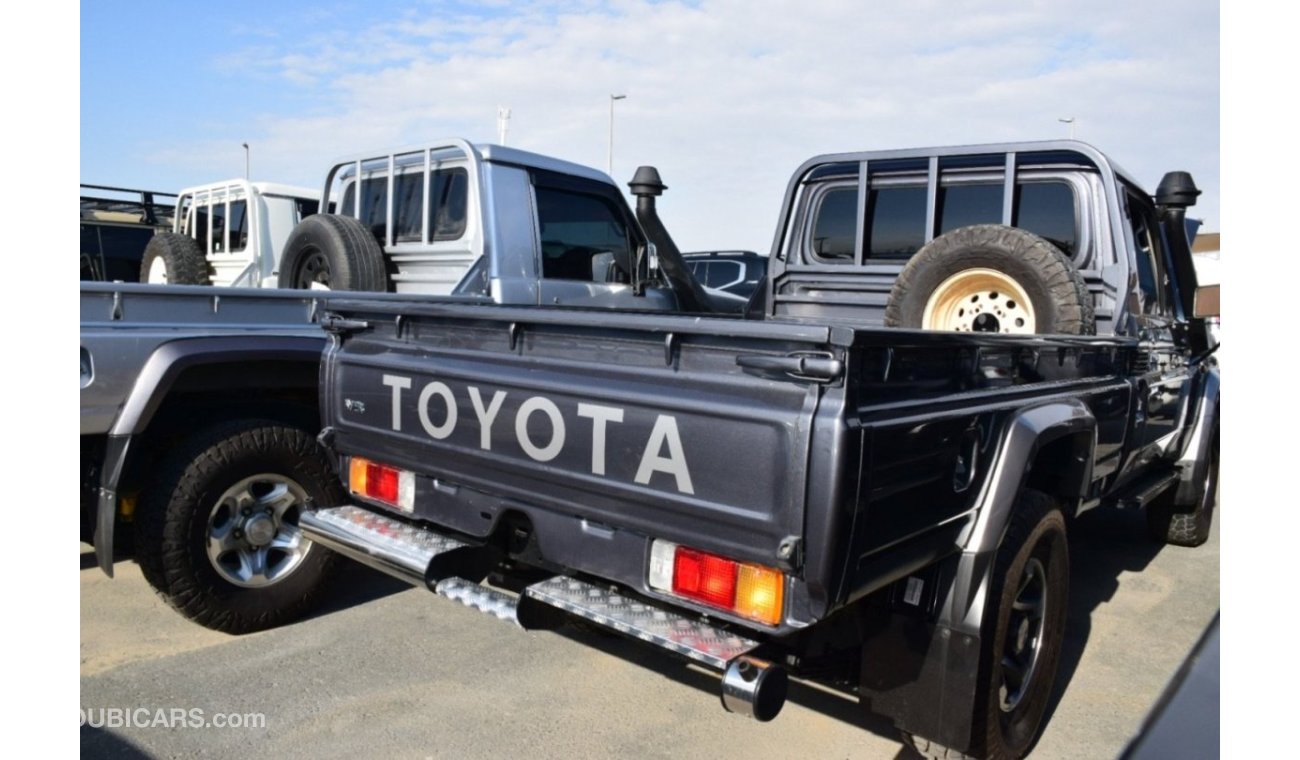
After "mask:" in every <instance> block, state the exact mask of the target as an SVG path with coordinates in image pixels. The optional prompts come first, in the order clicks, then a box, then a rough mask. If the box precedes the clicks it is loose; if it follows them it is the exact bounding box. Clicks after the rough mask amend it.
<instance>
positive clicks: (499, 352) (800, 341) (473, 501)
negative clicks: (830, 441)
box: [323, 302, 843, 564]
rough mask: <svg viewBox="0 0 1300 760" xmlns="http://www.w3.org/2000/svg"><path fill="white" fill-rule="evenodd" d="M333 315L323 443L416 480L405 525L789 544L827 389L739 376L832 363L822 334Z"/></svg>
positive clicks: (504, 311) (447, 311)
mask: <svg viewBox="0 0 1300 760" xmlns="http://www.w3.org/2000/svg"><path fill="white" fill-rule="evenodd" d="M335 310H336V311H337V312H339V313H338V315H337V316H336V317H335V318H334V319H332V320H327V322H328V323H330V324H332V325H333V326H334V329H335V330H336V332H338V333H339V334H340V335H341V336H342V337H341V339H340V340H338V341H335V342H334V344H333V345H332V347H331V348H330V350H329V351H328V352H327V359H326V368H325V370H324V373H325V377H326V379H327V386H326V387H325V388H324V389H323V393H324V394H325V398H324V401H325V403H324V405H323V406H324V410H325V411H324V414H325V415H326V424H327V425H328V426H329V427H330V429H331V435H332V436H333V445H334V447H335V449H336V450H337V451H339V452H340V453H342V454H349V453H357V452H364V453H365V455H366V456H368V457H370V458H373V459H378V460H380V461H383V462H385V463H388V464H393V465H397V466H399V467H401V468H403V469H409V470H412V471H414V472H415V473H417V475H418V477H417V478H416V481H415V490H416V497H415V504H414V516H415V517H417V518H423V519H429V520H431V521H434V522H442V523H444V524H445V523H448V522H451V523H453V524H452V525H451V527H454V528H455V529H457V530H460V531H462V532H467V533H470V534H478V535H487V534H488V533H490V532H491V531H492V530H493V528H494V522H495V519H496V517H497V515H498V514H499V513H501V512H502V511H505V510H509V509H512V508H514V506H515V505H519V506H526V507H528V508H532V509H540V510H545V511H549V512H551V513H555V514H562V515H565V516H568V517H573V518H579V519H581V520H583V521H584V526H586V525H588V524H590V525H592V526H595V529H597V530H599V529H601V527H602V526H608V527H611V528H617V529H619V530H631V531H635V532H637V533H641V534H644V535H646V536H651V537H656V538H664V539H667V540H670V541H676V542H683V543H688V544H691V545H695V546H698V547H699V548H703V549H708V550H712V551H717V552H720V553H724V554H726V555H728V556H732V557H735V558H737V559H750V560H754V561H763V562H767V563H769V564H776V563H777V557H778V552H779V547H780V546H781V544H782V543H783V542H788V541H789V540H790V539H792V538H798V537H799V536H801V535H802V533H803V520H804V503H805V498H806V494H805V483H806V481H807V477H806V475H807V472H806V471H807V465H808V458H809V457H808V453H809V446H810V440H811V439H812V427H813V424H814V419H815V416H816V415H815V413H816V411H817V409H818V406H819V404H820V403H822V401H823V397H824V396H825V395H826V393H827V391H828V389H832V388H836V387H839V386H841V385H842V380H840V379H836V378H830V379H829V381H828V379H826V378H817V379H810V378H797V377H793V376H790V375H788V374H786V373H784V372H781V371H773V369H772V367H771V366H768V367H767V368H762V367H758V368H755V367H753V366H752V365H754V364H755V361H754V358H755V357H760V358H759V362H762V360H763V359H776V360H778V361H779V360H783V359H785V360H787V361H788V359H787V357H789V356H790V355H796V356H799V355H811V354H814V353H815V354H816V355H817V356H819V357H824V358H827V359H829V360H830V361H829V364H831V365H832V366H834V367H838V366H839V365H837V364H836V359H842V351H843V349H842V348H837V347H836V346H833V345H831V338H832V336H831V330H830V329H828V328H826V327H824V326H823V327H817V326H811V325H810V326H801V325H791V324H784V325H774V324H771V323H763V322H745V321H742V320H722V319H711V320H702V319H697V318H693V317H682V316H663V315H652V314H626V313H623V314H613V313H610V312H607V311H605V312H588V311H579V310H555V311H554V312H552V311H549V310H547V311H545V312H542V311H540V310H537V309H532V310H527V311H524V310H518V309H510V308H502V307H462V306H441V305H436V304H423V305H420V306H415V305H412V304H406V305H403V306H402V307H400V308H398V307H393V306H390V305H382V304H375V303H364V302H358V303H357V304H355V305H354V304H342V305H337V304H336V305H335ZM399 312H400V314H401V316H400V317H399V316H398V313H399ZM836 352H841V354H840V355H837V353H836ZM738 357H747V358H746V359H740V360H739V361H742V362H745V363H746V364H748V365H751V366H749V367H742V366H741V365H740V363H739V362H738ZM769 364H770V362H769ZM831 374H834V373H831ZM473 511H477V513H475V514H470V512H473ZM781 564H786V563H784V562H782V563H781Z"/></svg>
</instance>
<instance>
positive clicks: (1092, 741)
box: [81, 512, 1219, 760]
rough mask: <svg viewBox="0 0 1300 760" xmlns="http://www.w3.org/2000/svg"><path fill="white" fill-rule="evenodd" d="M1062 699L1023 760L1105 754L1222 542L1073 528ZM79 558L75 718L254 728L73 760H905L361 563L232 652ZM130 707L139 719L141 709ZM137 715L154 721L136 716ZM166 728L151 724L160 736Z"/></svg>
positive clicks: (1207, 597)
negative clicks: (748, 713) (324, 602)
mask: <svg viewBox="0 0 1300 760" xmlns="http://www.w3.org/2000/svg"><path fill="white" fill-rule="evenodd" d="M1071 540H1072V552H1073V556H1072V566H1073V568H1072V569H1073V578H1072V588H1071V610H1070V627H1071V628H1070V631H1071V632H1070V634H1069V638H1068V639H1067V642H1066V646H1065V653H1064V658H1063V662H1062V669H1061V673H1060V676H1059V678H1058V681H1059V683H1058V692H1060V700H1059V704H1057V705H1056V707H1055V709H1054V711H1053V714H1052V715H1051V716H1050V719H1049V723H1048V726H1047V729H1046V731H1045V733H1044V734H1043V737H1042V739H1041V741H1040V742H1039V744H1038V746H1037V748H1036V750H1035V751H1034V753H1033V757H1034V758H1080V757H1083V758H1092V757H1096V758H1113V757H1115V756H1116V755H1117V754H1118V753H1119V752H1120V751H1121V750H1122V749H1123V747H1124V746H1125V743H1126V742H1127V741H1128V739H1129V737H1130V736H1131V735H1132V734H1133V733H1134V732H1135V731H1136V730H1137V728H1138V726H1139V725H1140V723H1141V721H1142V718H1143V716H1144V715H1145V714H1146V712H1147V710H1148V709H1149V708H1150V707H1151V705H1152V703H1153V702H1154V701H1155V700H1156V698H1157V696H1158V695H1159V694H1160V692H1161V690H1162V689H1163V688H1164V685H1165V683H1166V682H1167V681H1168V679H1169V678H1170V677H1171V676H1172V675H1173V673H1174V671H1175V670H1176V669H1177V667H1178V664H1179V663H1180V661H1181V660H1182V658H1183V656H1184V655H1185V653H1186V652H1187V651H1188V650H1189V649H1190V648H1191V646H1192V645H1193V644H1194V643H1195V642H1196V639H1197V638H1198V636H1199V635H1200V633H1201V631H1202V630H1203V629H1204V627H1205V626H1206V625H1207V624H1208V623H1209V621H1210V620H1211V618H1212V617H1213V616H1214V614H1215V612H1216V610H1217V609H1218V608H1219V536H1218V525H1217V515H1216V525H1215V529H1214V533H1213V535H1212V536H1211V539H1210V542H1209V543H1208V544H1206V545H1205V546H1203V547H1200V548H1197V549H1182V548H1178V547H1166V548H1163V549H1161V548H1159V547H1157V546H1155V545H1154V544H1151V543H1149V542H1147V540H1146V539H1145V537H1144V533H1143V530H1142V516H1141V514H1137V513H1097V512H1093V513H1089V514H1087V515H1085V516H1083V517H1082V518H1081V519H1080V520H1079V522H1078V523H1077V525H1076V526H1075V528H1074V530H1073V533H1072V537H1071ZM82 548H83V554H82V557H81V564H82V571H81V705H82V708H83V709H87V708H88V709H89V710H90V715H91V719H92V721H94V722H99V715H100V713H98V712H97V711H98V710H99V709H100V708H122V709H125V710H128V711H135V712H134V713H133V714H134V715H135V717H136V719H137V720H138V721H145V722H146V723H147V722H148V721H152V720H154V718H153V717H151V716H152V715H154V711H156V710H159V709H163V710H168V709H173V708H180V709H185V710H195V709H197V710H202V711H204V714H203V716H204V717H205V718H207V717H211V716H213V715H215V714H216V713H238V714H245V713H260V714H263V715H264V716H265V727H264V728H172V729H169V728H165V727H161V725H160V726H158V727H133V728H103V729H99V728H93V727H90V726H83V727H82V728H81V747H82V755H83V756H86V757H141V756H148V757H178V756H182V757H206V756H212V757H225V756H258V757H261V756H268V757H280V756H290V757H312V758H321V757H342V756H352V757H372V756H383V757H388V758H424V757H435V758H443V757H455V758H506V757H518V758H530V759H531V758H566V760H568V759H572V758H611V757H631V756H636V757H648V758H660V757H662V758H674V760H681V758H710V759H713V758H732V757H743V758H746V760H762V759H763V758H781V759H782V760H784V759H785V758H789V757H808V758H907V757H912V754H911V753H910V751H904V750H903V749H902V747H901V745H900V744H899V743H898V741H897V739H896V738H895V736H894V733H893V731H892V729H891V728H890V727H889V725H888V724H887V723H886V722H884V721H882V720H881V719H879V718H873V717H870V716H863V715H862V714H861V713H860V711H859V709H858V708H857V706H856V704H855V703H852V702H850V701H848V700H846V699H844V698H842V697H840V696H838V695H835V694H832V693H828V692H825V691H822V690H819V689H816V688H812V687H806V686H801V685H797V686H796V687H794V688H793V689H792V701H791V702H790V703H788V704H787V705H786V708H785V710H784V711H783V712H782V714H781V715H780V717H778V718H777V719H776V720H775V721H774V722H772V723H768V724H758V723H754V722H753V721H748V720H745V719H743V718H739V717H737V716H734V715H728V714H726V713H724V712H723V710H722V708H721V707H720V706H719V704H718V698H717V679H716V678H715V677H713V676H710V675H708V674H707V673H705V672H700V671H696V670H694V669H692V668H690V667H687V666H685V665H682V664H680V663H678V662H677V661H676V660H673V659H670V658H668V657H666V656H661V655H659V654H657V653H655V652H651V651H648V650H646V649H644V648H642V647H640V646H637V645H634V644H631V643H628V642H624V641H622V640H621V639H613V638H608V637H603V636H599V635H596V634H592V633H588V632H585V631H580V630H576V629H564V630H562V631H560V632H553V633H544V632H534V633H525V632H523V631H519V630H517V629H514V628H512V627H509V626H506V625H504V624H502V623H500V622H498V621H496V620H495V619H492V618H488V617H486V616H484V615H482V614H480V613H477V612H474V611H472V610H468V609H465V608H463V607H460V606H459V605H456V604H453V603H451V602H448V601H446V600H442V599H440V598H438V597H435V596H433V595H431V594H429V593H428V592H425V591H420V590H415V589H410V588H409V587H407V586H405V585H403V584H400V583H398V582H396V581H390V580H389V579H387V578H386V577H384V576H380V575H377V574H373V573H371V572H370V571H367V570H364V569H363V568H361V567H359V566H355V567H356V569H355V570H354V571H353V572H351V573H349V577H348V578H347V579H346V580H345V582H344V583H343V584H342V585H341V586H340V588H339V589H338V590H337V593H336V594H335V596H334V598H333V599H332V601H331V604H330V607H329V609H328V610H325V611H323V612H322V613H321V614H319V615H317V616H316V617H314V618H312V619H309V620H306V621H304V622H301V623H298V624H296V625H292V626H288V627H285V628H282V629H279V630H275V631H268V632H265V633H260V634H255V635H251V636H244V637H238V638H236V637H231V636H226V635H224V634H219V633H214V632H212V631H208V630H206V629H203V628H200V627H198V626H196V625H193V624H191V623H189V622H188V621H186V620H184V619H182V618H181V617H180V616H179V615H177V614H176V613H174V612H172V611H171V610H170V609H169V608H167V607H166V606H165V605H164V604H162V603H161V602H160V601H158V600H157V598H156V597H155V596H154V595H153V593H152V592H151V591H150V590H149V588H148V587H147V586H146V585H145V583H144V581H143V580H142V579H141V577H140V573H139V570H138V568H136V566H135V565H134V564H132V563H130V562H121V563H119V564H118V565H117V573H118V578H117V580H112V581H110V580H109V579H107V578H105V577H104V576H103V575H102V574H101V573H100V572H99V571H98V570H97V569H95V568H94V567H93V562H92V561H91V560H90V559H89V557H90V555H88V554H85V553H84V551H85V549H86V547H84V546H83V547H82ZM139 708H145V710H143V711H140V710H139ZM146 719H147V720H146ZM160 723H161V722H160Z"/></svg>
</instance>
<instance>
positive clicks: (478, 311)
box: [300, 141, 1220, 758]
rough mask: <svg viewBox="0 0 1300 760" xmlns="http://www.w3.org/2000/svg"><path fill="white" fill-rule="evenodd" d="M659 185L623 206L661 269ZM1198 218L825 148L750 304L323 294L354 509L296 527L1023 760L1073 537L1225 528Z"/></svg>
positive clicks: (1013, 156) (441, 581)
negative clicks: (1114, 517) (726, 308)
mask: <svg viewBox="0 0 1300 760" xmlns="http://www.w3.org/2000/svg"><path fill="white" fill-rule="evenodd" d="M663 189H664V186H663V183H662V182H660V181H659V177H658V173H657V172H655V171H654V170H653V169H651V168H650V167H642V168H641V169H640V170H638V172H637V175H636V177H635V178H634V179H633V182H632V192H633V194H634V195H636V196H637V218H638V221H639V222H640V228H641V229H643V230H644V231H645V234H646V237H647V239H648V245H653V246H654V248H655V250H657V251H659V252H660V258H663V252H664V251H676V246H675V245H674V244H673V242H672V240H671V238H670V237H669V236H668V235H667V232H666V230H665V229H664V226H663V224H662V223H661V222H660V220H659V219H658V216H657V214H656V212H655V200H654V199H655V196H657V195H659V194H660V192H662V190H663ZM1198 194H1199V191H1198V190H1197V189H1196V188H1195V185H1194V184H1193V183H1192V180H1191V177H1190V176H1188V175H1187V174H1185V173H1183V172H1170V173H1169V174H1167V175H1166V176H1165V178H1164V180H1163V181H1162V182H1161V184H1160V187H1159V188H1158V190H1157V192H1156V193H1155V195H1154V197H1153V196H1152V195H1151V194H1149V193H1147V192H1146V191H1144V190H1142V189H1141V187H1140V186H1139V185H1138V184H1137V183H1136V181H1134V180H1133V178H1132V177H1130V176H1129V175H1127V174H1126V173H1125V172H1124V171H1123V170H1122V169H1120V168H1119V167H1117V166H1116V165H1115V164H1114V163H1113V162H1112V161H1111V160H1110V159H1109V158H1107V157H1106V156H1105V155H1104V154H1102V153H1101V152H1100V151H1097V150H1096V149H1095V148H1092V147H1091V146H1088V145H1086V144H1083V143H1079V142H1075V141H1055V142H1047V143H1015V144H1005V145H986V146H964V147H946V148H930V149H918V150H897V151H884V152H863V153H851V154H837V155H829V156H820V157H817V158H814V159H812V160H810V161H808V162H807V163H805V164H804V165H803V166H801V167H800V168H799V169H798V170H797V171H796V173H795V174H794V176H793V177H792V179H791V181H790V184H789V186H788V190H787V192H786V196H785V203H784V205H783V209H782V212H781V215H780V219H779V221H778V224H777V236H776V238H775V242H774V244H773V249H772V253H771V256H770V257H769V264H770V271H769V274H768V277H767V278H766V281H765V282H764V283H763V284H762V285H760V287H759V288H758V289H757V290H756V295H755V298H754V299H752V300H751V301H750V302H749V304H748V306H747V308H746V309H745V311H744V314H743V316H741V315H736V314H728V313H723V312H720V311H718V310H714V309H711V308H710V304H709V303H708V302H707V301H694V302H691V301H690V300H689V299H687V300H686V301H685V302H681V301H679V302H677V303H676V305H675V308H670V309H659V310H658V311H655V312H653V313H649V312H650V309H652V308H654V304H656V301H654V300H652V299H651V298H650V297H649V294H651V293H653V292H655V291H656V289H659V290H664V289H665V283H664V280H663V279H662V276H661V275H660V274H659V273H656V272H654V271H653V270H646V269H644V268H641V267H637V266H634V267H632V268H631V269H630V270H629V271H628V274H629V275H630V276H631V282H630V290H629V292H630V294H631V300H632V302H633V303H636V302H637V299H638V298H639V299H640V303H641V304H642V306H643V308H640V309H627V308H619V309H614V310H609V311H600V312H595V311H593V310H592V309H589V308H532V307H519V306H509V305H492V306H488V305H484V304H460V303H451V302H445V301H439V302H433V303H431V302H428V301H426V300H424V299H410V300H409V301H401V300H394V299H391V298H389V299H376V298H366V297H364V296H361V297H357V298H354V299H350V300H345V299H339V300H335V301H332V302H331V304H330V305H329V310H330V313H329V314H328V315H327V316H326V317H325V318H323V320H322V324H323V326H324V327H325V328H326V329H327V330H328V331H329V332H330V333H331V334H332V337H331V341H330V344H329V347H328V348H327V350H326V353H325V358H324V365H323V368H322V372H321V403H320V407H321V411H322V415H323V423H324V425H325V427H324V430H323V431H322V433H321V436H320V440H321V441H322V442H323V443H324V445H325V446H326V447H327V449H328V451H329V453H330V455H331V456H332V458H333V461H334V462H335V464H336V465H337V470H338V471H339V472H340V473H341V474H343V481H342V486H343V487H345V488H346V489H347V491H348V498H347V500H346V501H344V502H342V503H339V504H335V505H325V508H323V509H318V510H314V511H307V512H304V513H303V515H302V517H301V520H300V526H301V529H302V531H303V533H304V534H305V535H306V536H307V537H308V538H310V539H311V540H313V541H315V542H317V543H321V544H324V545H326V546H330V547H332V548H334V549H336V550H338V551H339V552H341V553H344V554H346V555H347V556H349V557H351V558H353V559H355V560H357V561H359V562H361V563H364V564H366V565H369V566H371V567H373V568H376V569H379V570H381V571H384V572H387V573H390V574H392V575H394V576H395V577H398V578H401V579H403V580H406V581H408V582H410V583H413V584H415V585H417V586H421V587H426V588H428V589H429V590H431V591H433V592H435V593H437V594H439V595H441V596H444V597H446V598H448V599H451V600H454V601H458V602H461V603H463V604H466V605H468V606H470V607H473V608H476V609H479V610H482V611H484V612H488V613H490V614H491V615H493V616H495V617H498V618H500V619H504V620H508V621H512V622H515V623H517V624H519V625H520V626H522V627H525V628H549V627H554V626H556V625H558V624H560V623H561V622H562V621H564V620H566V619H580V620H584V621H587V622H591V623H594V624H597V625H600V626H604V627H607V628H609V629H611V630H614V631H617V632H620V633H623V634H627V635H630V636H632V637H634V638H636V639H637V640H639V641H641V642H644V643H645V644H647V645H649V646H657V647H661V648H663V649H665V650H667V651H669V652H672V653H675V654H678V655H681V656H684V657H686V658H689V659H690V660H692V661H694V662H695V663H696V664H698V665H701V666H703V667H706V668H709V669H711V670H713V671H715V672H717V673H718V674H719V675H720V676H721V693H722V704H723V705H724V706H725V707H726V708H727V709H728V710H731V711H736V712H741V713H743V714H746V715H749V716H752V717H755V718H757V719H759V720H769V719H771V718H773V717H774V716H775V715H776V714H777V713H778V712H779V711H780V709H781V707H782V704H783V703H784V700H785V697H786V686H787V679H788V674H793V675H796V676H803V677H808V678H824V679H828V680H831V681H833V682H835V683H841V684H842V683H848V684H853V685H855V686H856V691H857V693H858V695H859V697H860V699H861V701H862V703H863V705H864V707H866V708H867V709H869V710H870V711H871V712H873V713H875V714H878V715H882V716H885V717H887V718H889V719H890V720H892V721H893V722H894V723H895V724H896V725H897V726H898V728H899V729H900V730H901V731H902V732H903V733H904V735H905V736H906V737H907V740H908V741H909V742H910V743H911V744H912V745H913V746H914V747H915V748H916V750H917V751H919V752H920V753H922V754H923V755H926V756H929V757H935V758H941V757H942V758H951V757H960V756H963V755H971V756H978V757H993V758H1014V757H1021V756H1023V755H1025V754H1026V753H1027V752H1028V751H1029V750H1030V749H1031V748H1032V746H1033V744H1034V741H1035V740H1036V737H1037V735H1038V733H1039V729H1040V726H1041V723H1042V720H1043V718H1044V715H1045V714H1046V712H1047V710H1048V707H1049V704H1050V701H1051V697H1052V691H1053V683H1054V679H1055V676H1056V670H1057V665H1058V661H1059V659H1060V655H1061V648H1062V642H1063V640H1064V636H1065V632H1066V625H1067V619H1068V618H1067V609H1068V596H1069V567H1070V558H1069V554H1070V552H1071V545H1070V540H1069V535H1070V524H1071V520H1072V518H1073V517H1074V516H1075V515H1077V514H1078V513H1080V512H1082V511H1084V510H1089V509H1094V508H1108V509H1114V508H1121V507H1126V508H1142V509H1144V510H1146V513H1147V515H1148V527H1149V530H1150V532H1151V534H1152V536H1153V537H1154V538H1155V539H1156V540H1159V541H1162V542H1168V543H1172V544H1178V545H1186V546H1195V545H1198V544H1200V543H1203V542H1204V541H1205V540H1206V538H1207V537H1208V535H1209V529H1210V521H1211V519H1212V513H1213V509H1214V502H1215V498H1214V497H1215V490H1216V486H1217V477H1218V452H1219V448H1218V446H1219V438H1218V432H1219V397H1220V393H1219V372H1218V369H1217V367H1216V366H1215V363H1214V361H1213V357H1212V356H1211V346H1210V342H1209V336H1208V332H1207V326H1206V321H1205V318H1206V317H1207V316H1211V315H1212V314H1213V313H1214V310H1213V309H1211V308H1210V304H1209V299H1210V297H1213V300H1215V301H1216V302H1217V295H1218V293H1217V288H1216V289H1214V290H1207V289H1198V287H1197V281H1196V275H1195V271H1194V269H1193V267H1192V261H1191V255H1190V251H1189V247H1188V240H1187V236H1186V229H1185V225H1184V218H1185V210H1186V209H1187V207H1189V206H1191V205H1192V204H1194V203H1195V200H1196V196H1197V195H1198ZM539 205H540V204H539ZM390 208H391V204H390ZM390 219H391V216H390ZM530 221H531V220H530ZM389 229H390V230H391V225H390V227H389ZM545 240H547V236H546V231H545V229H544V228H543V230H542V232H541V235H540V241H545ZM543 245H544V243H543ZM639 292H643V293H645V294H646V295H645V296H637V295H636V294H637V293H639ZM662 300H663V301H670V300H671V299H668V298H667V297H664V298H663V299H662ZM542 302H543V303H550V302H549V301H546V300H543V301H542ZM563 305H564V304H561V306H563ZM620 306H621V304H620ZM886 328H891V329H886ZM1075 561H1076V562H1086V561H1087V558H1086V557H1084V558H1079V557H1076V558H1075ZM507 645H508V644H507ZM376 656H383V655H382V653H376ZM444 656H458V655H456V654H455V653H447V654H445V655H444Z"/></svg>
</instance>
